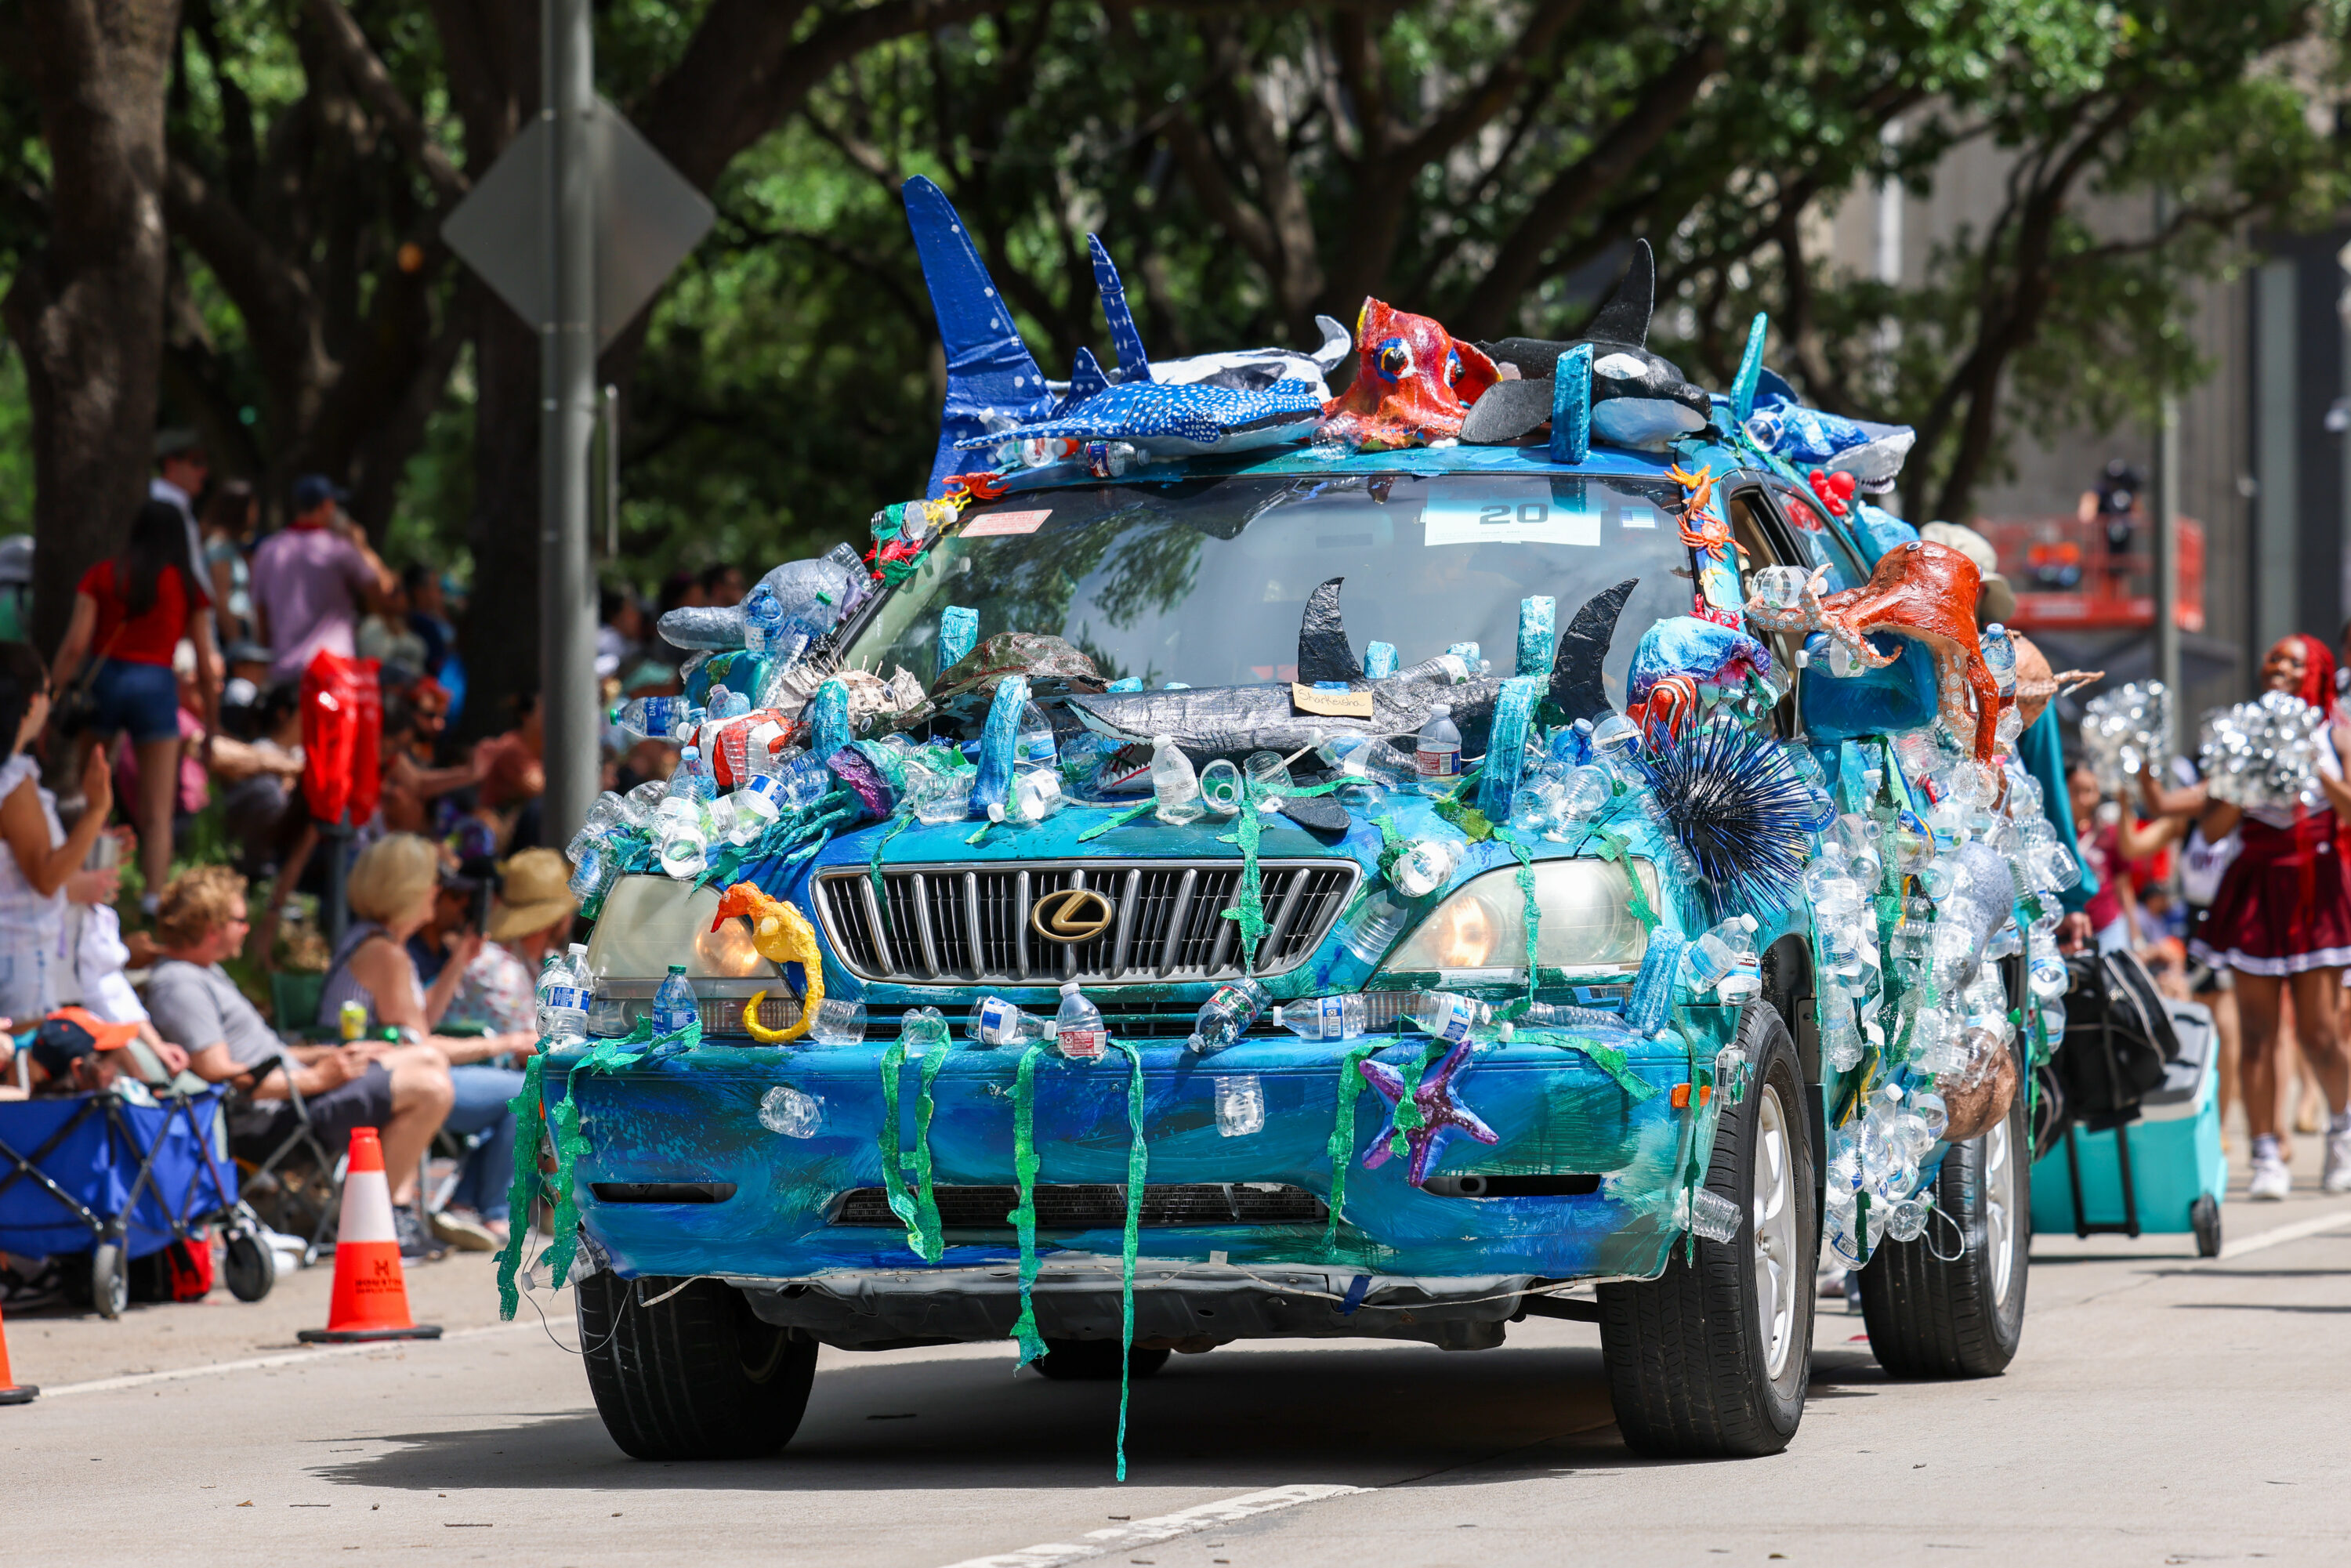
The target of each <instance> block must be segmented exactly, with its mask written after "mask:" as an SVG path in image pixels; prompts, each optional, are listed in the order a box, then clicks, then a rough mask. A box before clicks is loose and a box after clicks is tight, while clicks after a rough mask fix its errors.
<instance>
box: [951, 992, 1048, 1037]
mask: <svg viewBox="0 0 2351 1568" xmlns="http://www.w3.org/2000/svg"><path fill="white" fill-rule="evenodd" d="M964 1032H965V1033H966V1034H967V1035H969V1036H970V1037H971V1038H972V1039H973V1040H975V1041H977V1043H979V1044H981V1045H1027V1044H1029V1043H1030V1042H1031V1041H1034V1040H1043V1039H1044V1038H1045V1037H1046V1034H1047V1032H1048V1030H1047V1029H1046V1020H1045V1019H1041V1018H1039V1017H1038V1016H1037V1015H1036V1014H1035V1013H1032V1012H1024V1011H1022V1010H1021V1009H1020V1008H1019V1006H1018V1005H1016V1004H1014V1003H1012V1002H1008V1001H1006V1000H1005V999H1004V998H1002V997H982V998H979V1000H977V1001H976V1002H974V1003H973V1004H972V1005H971V1020H970V1022H968V1023H967V1024H966V1025H965V1026H964Z"/></svg>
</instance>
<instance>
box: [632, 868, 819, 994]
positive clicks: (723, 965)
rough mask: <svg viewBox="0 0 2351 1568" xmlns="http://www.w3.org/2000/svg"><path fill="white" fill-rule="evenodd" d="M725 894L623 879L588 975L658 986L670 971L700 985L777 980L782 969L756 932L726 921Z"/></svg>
mask: <svg viewBox="0 0 2351 1568" xmlns="http://www.w3.org/2000/svg"><path fill="white" fill-rule="evenodd" d="M718 894H719V890H718V889H716V888H715V887H704V888H696V887H695V886H694V884H692V883H684V882H672V881H671V880H670V879H669V878H668V877H665V876H624V877H622V878H621V880H620V881H618V882H617V883H613V884H612V891H611V893H610V894H607V895H606V896H605V899H604V908H603V912H602V913H601V915H598V916H597V919H596V934H595V936H593V937H592V938H591V939H590V941H589V944H588V967H590V969H592V970H594V971H595V972H596V973H598V974H601V975H603V976H605V977H607V978H610V979H614V980H658V979H660V978H661V977H662V976H663V975H664V973H665V972H666V971H667V970H668V968H669V967H670V966H671V965H672V964H676V963H683V964H684V965H685V972H686V975H687V976H688V977H690V978H693V979H697V980H705V979H707V980H750V979H768V978H773V977H774V976H775V973H776V967H775V965H773V964H772V963H769V962H768V960H767V959H765V958H763V957H761V956H759V950H758V948H756V947H754V946H751V925H750V922H749V921H747V920H744V919H741V918H739V917H738V918H737V919H733V920H727V921H721V922H719V923H718V929H717V930H716V931H713V930H712V929H711V928H710V927H711V924H712V922H713V921H714V920H716V918H717V915H718Z"/></svg>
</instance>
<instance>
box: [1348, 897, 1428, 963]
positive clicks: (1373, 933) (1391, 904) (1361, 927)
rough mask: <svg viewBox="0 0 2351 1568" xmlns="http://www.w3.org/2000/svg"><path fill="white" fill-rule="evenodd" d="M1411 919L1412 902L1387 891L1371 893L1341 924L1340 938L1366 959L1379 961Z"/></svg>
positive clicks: (1367, 960) (1374, 961) (1351, 950)
mask: <svg viewBox="0 0 2351 1568" xmlns="http://www.w3.org/2000/svg"><path fill="white" fill-rule="evenodd" d="M1411 923H1412V905H1410V904H1405V903H1403V902H1401V901H1400V900H1397V899H1395V898H1391V897H1389V896H1388V895H1387V894H1385V893H1382V892H1374V893H1369V894H1365V895H1364V899H1363V902H1362V903H1360V904H1356V905H1355V908H1354V911H1353V913H1352V914H1350V915H1348V916H1347V919H1346V921H1345V922H1344V923H1343V925H1341V926H1340V927H1339V940H1340V942H1341V943H1343V945H1344V946H1345V947H1346V949H1347V951H1348V952H1350V953H1353V955H1354V956H1356V957H1357V958H1360V959H1361V960H1363V961H1364V963H1366V964H1377V963H1378V962H1379V961H1380V960H1381V959H1382V958H1384V957H1386V956H1387V953H1388V949H1389V948H1391V947H1393V946H1395V944H1396V938H1397V937H1399V936H1403V935H1404V930H1405V926H1406V925H1410V924H1411Z"/></svg>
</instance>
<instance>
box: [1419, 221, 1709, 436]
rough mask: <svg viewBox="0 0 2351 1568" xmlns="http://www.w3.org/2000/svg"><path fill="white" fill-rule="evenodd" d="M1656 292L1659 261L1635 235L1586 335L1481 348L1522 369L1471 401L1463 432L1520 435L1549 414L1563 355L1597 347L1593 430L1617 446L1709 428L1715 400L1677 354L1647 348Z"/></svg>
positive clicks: (1506, 342) (1594, 353) (1594, 352)
mask: <svg viewBox="0 0 2351 1568" xmlns="http://www.w3.org/2000/svg"><path fill="white" fill-rule="evenodd" d="M1656 297H1657V260H1656V256H1655V255H1654V254H1653V253H1652V252H1651V251H1650V249H1649V242H1648V241H1647V240H1635V241H1634V242H1633V265H1632V266H1631V267H1628V268H1626V269H1625V276H1624V277H1623V278H1622V279H1621V280H1619V281H1618V283H1617V285H1616V288H1615V291H1614V293H1612V294H1611V295H1609V297H1608V302H1607V303H1606V304H1604V305H1603V306H1602V307H1601V308H1600V313H1599V314H1598V315H1596V316H1594V317H1593V319H1592V325H1591V326H1590V327H1589V328H1588V329H1586V330H1585V332H1584V335H1583V337H1581V338H1575V339H1570V340H1565V341H1561V342H1552V341H1550V340H1545V339H1541V338H1504V339H1502V340H1500V341H1499V342H1495V343H1480V344H1479V345H1478V347H1479V348H1480V349H1482V350H1485V352H1486V356H1487V357H1488V358H1489V359H1490V360H1492V361H1494V362H1495V363H1496V364H1498V365H1509V366H1510V367H1512V368H1513V369H1515V370H1516V371H1518V372H1519V379H1518V380H1516V381H1505V382H1498V383H1497V384H1496V385H1495V386H1494V387H1493V388H1492V389H1491V390H1490V391H1489V392H1487V393H1486V395H1485V396H1483V397H1481V398H1479V400H1478V401H1477V402H1475V403H1473V404H1472V405H1471V406H1470V409H1469V415H1468V419H1466V420H1465V421H1464V422H1463V423H1462V426H1461V439H1462V440H1464V441H1467V442H1471V443H1475V444H1481V445H1489V446H1492V445H1499V444H1503V443H1506V442H1511V441H1516V440H1518V439H1519V438H1520V436H1522V435H1524V434H1527V433H1528V432H1529V431H1531V430H1532V429H1534V428H1535V427H1536V426H1538V425H1540V424H1541V423H1543V422H1544V421H1545V420H1547V419H1549V418H1551V416H1552V392H1553V388H1552V378H1553V374H1554V372H1555V371H1556V370H1557V368H1558V365H1559V361H1560V358H1561V356H1562V355H1563V354H1565V353H1566V352H1567V351H1568V350H1570V349H1573V348H1575V347H1577V346H1578V345H1580V344H1584V343H1589V344H1590V345H1591V346H1592V356H1593V358H1592V433H1593V435H1595V436H1597V437H1598V438H1599V439H1600V440H1602V441H1605V442H1607V443H1609V444H1611V445H1614V446H1644V447H1659V446H1663V445H1664V444H1666V443H1667V442H1668V441H1671V440H1672V439H1673V438H1674V437H1675V436H1677V435H1687V434H1692V433H1693V432H1696V431H1700V430H1704V429H1705V428H1706V427H1707V423H1708V412H1709V410H1710V408H1711V407H1712V404H1711V402H1709V400H1708V397H1707V395H1706V393H1705V392H1702V391H1700V390H1699V389H1698V388H1697V387H1695V386H1692V385H1691V384H1690V383H1689V382H1687V380H1685V379H1684V378H1683V376H1682V372H1681V370H1680V368H1679V367H1678V366H1677V365H1675V364H1674V363H1673V361H1670V360H1666V359H1662V358H1660V357H1659V356H1657V355H1656V354H1653V353H1651V352H1650V351H1649V348H1648V343H1649V318H1650V317H1651V316H1652V315H1653V314H1654V313H1655V310H1656Z"/></svg>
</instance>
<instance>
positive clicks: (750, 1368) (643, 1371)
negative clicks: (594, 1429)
mask: <svg viewBox="0 0 2351 1568" xmlns="http://www.w3.org/2000/svg"><path fill="white" fill-rule="evenodd" d="M678 1283H679V1281H676V1280H674V1279H664V1278H659V1277H653V1276H648V1277H646V1278H644V1279H642V1280H623V1279H622V1278H621V1277H620V1276H618V1275H616V1274H613V1273H611V1271H609V1270H606V1271H604V1272H601V1273H596V1274H590V1276H589V1277H588V1278H586V1279H584V1280H582V1281H580V1282H579V1285H578V1287H577V1290H578V1293H579V1311H580V1346H581V1350H582V1356H583V1359H584V1360H585V1361H586V1362H587V1364H588V1388H589V1391H590V1393H591V1394H593V1395H594V1396H595V1397H596V1413H597V1414H598V1415H599V1416H602V1417H603V1418H604V1429H605V1430H606V1431H607V1432H610V1433H611V1435H612V1441H614V1442H615V1443H618V1444H619V1445H620V1446H621V1449H622V1452H623V1453H626V1454H628V1455H629V1456H630V1457H631V1458H639V1459H753V1458H761V1457H763V1456H765V1455H768V1454H772V1453H774V1452H775V1451H776V1450H777V1449H778V1448H782V1447H783V1446H784V1445H785V1444H786V1443H788V1442H789V1441H791V1437H792V1434H793V1433H794V1432H795V1431H797V1430H799V1424H800V1416H801V1415H802V1414H803V1413H804V1412H805V1411H806V1410H807V1409H808V1397H809V1386H810V1383H811V1382H812V1381H813V1380H814V1378H815V1376H816V1342H815V1341H814V1340H811V1339H805V1338H801V1337H799V1335H796V1334H794V1333H792V1331H790V1330H789V1329H781V1328H778V1327H776V1326H775V1325H774V1324H772V1323H767V1322H761V1321H760V1320H759V1318H758V1315H757V1314H756V1313H754V1312H752V1311H751V1307H750V1303H749V1302H747V1301H745V1300H744V1299H743V1292H742V1291H737V1290H736V1289H735V1288H734V1287H733V1286H731V1285H726V1284H722V1283H720V1282H719V1281H716V1280H695V1281H692V1282H691V1283H689V1284H687V1285H685V1287H684V1289H683V1290H679V1291H677V1293H676V1294H675V1295H673V1296H670V1297H669V1299H668V1300H666V1301H658V1302H657V1303H656V1304H654V1305H652V1306H645V1305H643V1304H642V1302H643V1301H645V1300H648V1299H652V1298H657V1297H660V1296H662V1295H664V1293H665V1292H667V1291H670V1290H672V1289H673V1288H674V1287H676V1286H677V1285H678Z"/></svg>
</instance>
